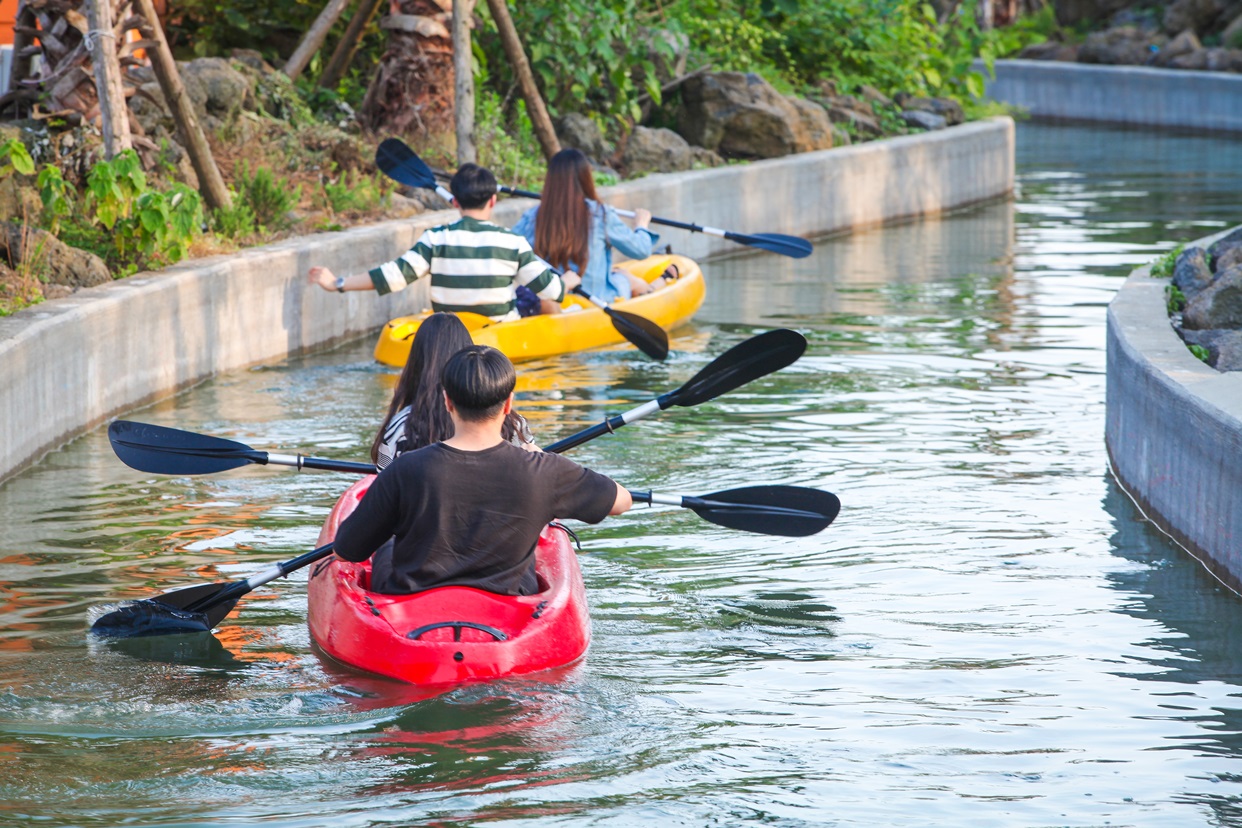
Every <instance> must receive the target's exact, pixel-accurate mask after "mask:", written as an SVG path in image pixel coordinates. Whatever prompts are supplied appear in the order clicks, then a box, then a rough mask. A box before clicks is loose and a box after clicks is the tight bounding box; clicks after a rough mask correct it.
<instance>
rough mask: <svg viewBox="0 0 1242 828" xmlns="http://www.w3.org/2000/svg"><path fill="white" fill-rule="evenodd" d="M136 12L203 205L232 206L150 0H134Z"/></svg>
mask: <svg viewBox="0 0 1242 828" xmlns="http://www.w3.org/2000/svg"><path fill="white" fill-rule="evenodd" d="M134 2H135V5H137V6H138V11H139V13H140V14H141V15H142V16H143V17H144V18H145V19H146V21H147V24H146V29H145V31H144V36H145V37H147V38H149V39H151V40H154V41H155V44H156V45H155V48H154V49H149V50H148V54H149V55H150V56H151V68H152V69H153V70H155V79H156V80H157V81H159V84H160V91H161V92H163V93H164V100H165V101H166V102H167V103H168V108H169V109H170V110H171V111H172V116H173V120H174V121H176V123H177V130H178V131H179V132H180V133H181V139H182V140H183V141H185V149H186V152H187V153H188V154H189V156H190V163H191V164H193V165H194V172H195V173H197V174H198V186H199V189H200V190H201V191H202V193H203V199H204V200H205V201H206V202H207V206H208V207H210V208H212V209H213V210H224V209H228V208H229V207H232V206H233V199H232V198H231V197H230V196H229V190H228V187H225V186H224V178H223V176H221V175H220V168H219V167H217V166H216V159H215V158H213V157H212V155H211V146H210V145H209V144H208V143H207V136H206V135H204V134H203V128H202V127H201V126H199V125H198V116H197V115H195V114H194V105H193V104H191V103H190V97H189V95H187V94H186V92H185V85H184V84H182V83H181V74H180V73H179V72H178V71H177V62H176V61H174V60H173V56H172V49H170V48H169V47H168V38H166V37H165V36H164V27H163V26H161V25H160V19H159V18H158V17H156V16H155V6H154V5H152V2H151V0H134Z"/></svg>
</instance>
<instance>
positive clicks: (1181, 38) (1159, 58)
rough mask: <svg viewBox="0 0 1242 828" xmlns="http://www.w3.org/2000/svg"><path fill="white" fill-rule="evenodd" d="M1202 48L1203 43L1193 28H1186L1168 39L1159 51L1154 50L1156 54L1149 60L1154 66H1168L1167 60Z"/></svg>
mask: <svg viewBox="0 0 1242 828" xmlns="http://www.w3.org/2000/svg"><path fill="white" fill-rule="evenodd" d="M1202 48H1203V44H1202V43H1200V42H1199V38H1198V36H1197V35H1196V34H1195V32H1194V29H1187V30H1186V31H1184V32H1182V33H1181V34H1179V35H1178V36H1177V37H1175V38H1173V39H1172V40H1170V41H1169V42H1168V43H1167V44H1166V45H1165V47H1164V48H1163V49H1161V50H1160V51H1159V52H1156V56H1155V57H1154V58H1152V61H1151V62H1152V63H1154V64H1155V65H1156V66H1168V65H1169V62H1170V61H1172V60H1174V59H1175V58H1179V57H1183V56H1185V55H1188V54H1190V53H1191V52H1197V51H1198V50H1200V49H1202Z"/></svg>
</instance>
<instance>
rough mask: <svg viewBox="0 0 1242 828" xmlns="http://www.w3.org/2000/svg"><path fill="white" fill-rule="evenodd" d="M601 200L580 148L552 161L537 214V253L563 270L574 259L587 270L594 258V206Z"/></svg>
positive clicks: (577, 264)
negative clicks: (590, 202)
mask: <svg viewBox="0 0 1242 828" xmlns="http://www.w3.org/2000/svg"><path fill="white" fill-rule="evenodd" d="M588 198H589V199H591V200H592V201H595V202H598V201H599V198H598V197H597V196H596V195H595V179H594V177H593V176H592V175H591V162H590V161H588V160H587V157H586V156H585V155H583V154H582V153H581V152H580V151H579V150H576V149H563V150H561V151H560V152H558V153H557V154H556V155H554V156H552V160H551V161H549V162H548V174H547V177H546V178H545V179H544V181H543V198H542V200H541V201H542V203H541V204H540V205H539V212H538V213H536V214H535V253H537V254H538V255H539V256H541V257H542V258H543V260H544V261H546V262H547V263H548V264H550V265H552V266H553V267H555V268H558V269H560V270H565V269H566V268H568V267H569V263H570V262H573V263H574V265H575V266H577V267H578V272H579V273H585V272H586V266H587V260H588V259H589V258H590V242H591V209H590V208H589V207H588V206H587V203H586V200H587V199H588Z"/></svg>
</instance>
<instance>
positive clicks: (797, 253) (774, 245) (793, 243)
mask: <svg viewBox="0 0 1242 828" xmlns="http://www.w3.org/2000/svg"><path fill="white" fill-rule="evenodd" d="M725 238H726V239H728V240H729V241H735V242H737V243H738V244H746V245H750V246H751V247H758V248H759V249H760V250H766V251H768V252H769V253H776V254H778V255H781V256H789V257H790V258H791V259H805V258H806V257H807V256H809V255H811V252H812V251H813V250H814V248H813V247H812V246H811V243H810V242H809V241H807V240H806V239H800V238H798V237H797V236H786V235H785V234H784V233H725Z"/></svg>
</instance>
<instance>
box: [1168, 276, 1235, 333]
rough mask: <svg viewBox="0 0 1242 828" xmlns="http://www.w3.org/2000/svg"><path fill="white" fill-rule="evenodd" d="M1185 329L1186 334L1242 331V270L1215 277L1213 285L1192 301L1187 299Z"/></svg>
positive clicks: (1183, 321)
mask: <svg viewBox="0 0 1242 828" xmlns="http://www.w3.org/2000/svg"><path fill="white" fill-rule="evenodd" d="M1182 326H1183V327H1184V328H1185V329H1186V330H1207V329H1209V328H1230V329H1239V328H1242V267H1240V266H1235V267H1232V268H1230V269H1229V270H1226V271H1223V272H1221V273H1218V274H1216V278H1215V279H1214V280H1213V281H1212V284H1211V285H1209V286H1208V287H1207V288H1205V289H1204V290H1203V291H1202V292H1200V293H1199V294H1198V295H1197V296H1195V297H1194V298H1193V299H1190V298H1189V296H1188V297H1187V302H1186V310H1185V311H1184V312H1183V314H1182Z"/></svg>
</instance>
